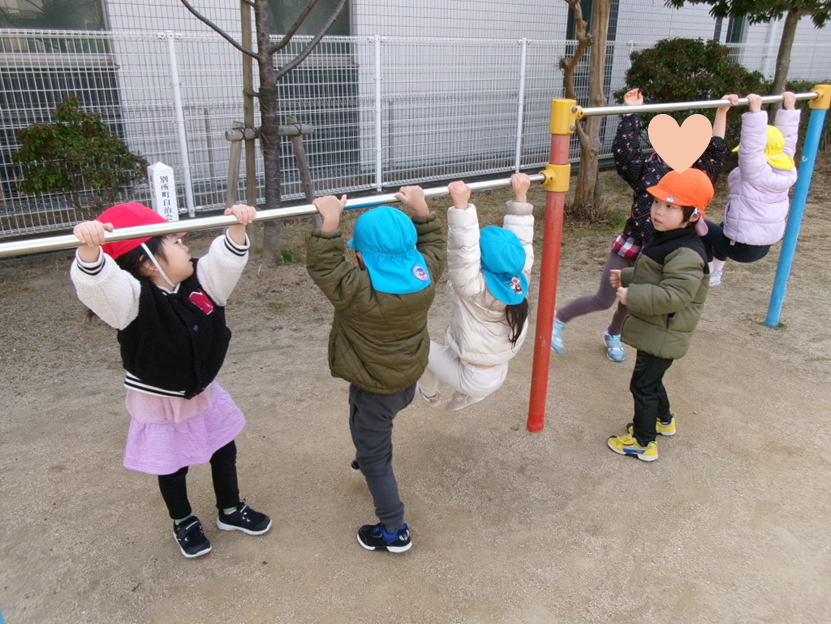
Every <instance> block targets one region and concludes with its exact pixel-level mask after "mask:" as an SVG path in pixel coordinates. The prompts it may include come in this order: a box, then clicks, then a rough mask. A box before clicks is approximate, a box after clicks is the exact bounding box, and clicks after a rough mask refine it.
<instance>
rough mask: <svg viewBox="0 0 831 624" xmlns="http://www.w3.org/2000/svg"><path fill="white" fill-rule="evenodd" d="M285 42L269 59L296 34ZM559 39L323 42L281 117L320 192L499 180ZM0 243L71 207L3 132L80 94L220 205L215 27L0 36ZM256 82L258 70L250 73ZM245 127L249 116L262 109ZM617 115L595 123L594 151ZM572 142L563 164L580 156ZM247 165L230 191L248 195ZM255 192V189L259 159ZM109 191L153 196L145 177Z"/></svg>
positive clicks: (627, 46) (758, 54)
mask: <svg viewBox="0 0 831 624" xmlns="http://www.w3.org/2000/svg"><path fill="white" fill-rule="evenodd" d="M309 39H310V38H309V37H296V38H295V40H294V41H292V43H291V44H290V45H289V46H288V47H287V48H286V49H285V50H283V51H282V53H281V55H280V57H279V58H278V59H277V61H276V64H277V65H278V66H279V65H282V64H283V63H285V62H286V61H287V60H288V59H290V58H292V57H294V56H295V55H296V54H297V53H298V52H299V51H300V50H301V49H302V48H303V47H304V46H305V44H306V43H307V42H308V41H309ZM651 43H652V42H651V41H650V42H648V43H645V44H640V43H636V42H633V41H630V42H626V43H624V42H620V41H619V42H617V43H614V42H611V43H610V44H609V47H608V51H607V57H606V64H607V81H606V84H605V91H606V95H607V97H608V98H610V99H611V95H610V94H611V93H612V92H614V91H615V90H617V89H620V88H621V87H622V86H623V82H624V81H623V77H624V73H625V71H626V69H627V68H628V66H629V55H630V54H631V52H632V51H634V50H637V49H642V48H644V47H647V46H648V45H650V44H651ZM573 45H574V43H573V42H568V41H565V40H557V41H540V40H524V39H519V40H517V39H510V40H506V39H497V40H494V39H488V40H484V39H447V38H407V37H327V38H325V39H324V40H323V41H322V42H321V44H320V45H319V46H318V47H317V48H316V49H315V51H314V52H313V53H312V54H311V55H310V56H309V57H308V59H307V60H306V61H305V62H304V63H303V64H302V65H301V66H300V67H299V68H298V69H296V70H295V71H294V72H292V73H291V74H289V75H288V76H287V77H286V78H285V79H284V80H283V81H282V83H281V85H280V87H279V89H280V98H281V119H282V120H283V121H282V123H284V122H285V119H286V117H288V116H290V115H291V116H294V117H296V118H297V120H298V121H300V122H302V123H303V124H310V125H312V126H313V127H314V129H315V130H314V133H313V134H311V135H306V136H305V137H304V139H303V144H304V147H305V150H306V153H307V156H308V160H309V165H310V168H311V175H312V179H313V181H314V186H315V190H316V192H317V193H318V194H322V193H339V192H357V191H367V192H371V191H374V190H377V191H381V190H382V189H390V188H397V187H398V186H400V185H402V184H408V183H429V182H431V181H438V180H447V179H450V178H470V177H474V176H493V175H499V174H507V173H510V172H512V171H514V170H515V169H516V168H517V166H519V168H521V169H531V168H534V167H538V166H542V165H544V163H545V162H547V159H548V149H549V144H550V135H549V133H548V123H549V111H550V101H551V100H552V99H553V98H557V97H562V96H563V93H564V91H563V87H562V71H561V70H560V69H559V67H558V61H559V59H560V58H561V57H562V56H563V55H564V54H566V53H570V52H571V50H572V49H573ZM803 47H804V48H805V49H804V50H803V49H801V47H800V44H799V43H797V44H795V47H794V54H793V59H794V60H793V62H792V63H793V64H792V71H791V75H792V77H800V78H802V77H804V78H805V79H811V78H815V79H817V78H821V77H822V76H824V75H826V74H827V73H828V70H827V67H828V66H829V63H828V61H829V59H831V45H825V46H823V45H811V46H803ZM734 53H735V54H736V55H737V56H738V59H737V60H740V62H742V63H743V64H744V65H745V66H746V67H748V68H749V69H760V70H762V69H764V68H765V65H766V64H769V57H770V54H773V55H774V56H775V50H771V49H769V46H767V47H766V46H764V45H744V46H736V49H735V51H734ZM0 55H2V63H0V75H1V76H2V84H0V102H2V119H0V128H2V133H3V139H4V140H3V144H2V146H0V158H1V160H0V165H2V167H1V168H0V174H1V177H0V189H2V198H0V199H2V205H0V237H9V236H13V235H20V234H26V233H35V232H42V231H47V230H61V229H66V228H67V227H68V226H69V225H71V224H73V223H75V222H77V221H78V220H79V219H80V218H81V217H82V215H80V214H77V213H76V212H75V211H74V210H72V209H70V208H67V205H66V202H65V199H64V197H63V195H58V194H56V195H42V196H30V195H23V194H21V192H20V189H19V184H20V181H21V179H22V178H21V175H22V174H21V170H20V168H19V167H18V166H17V165H16V164H15V163H14V162H13V160H12V155H13V154H14V153H15V152H17V150H18V146H17V143H16V138H15V133H16V131H17V130H19V129H22V128H25V127H27V126H29V125H31V124H33V123H37V122H41V121H48V120H50V118H51V111H52V110H53V109H54V106H55V104H56V103H57V102H59V101H60V100H61V99H62V98H64V97H66V96H70V95H74V96H76V97H78V98H79V99H80V100H81V102H82V105H83V108H84V110H87V111H92V112H95V113H98V114H100V115H101V116H102V118H103V120H104V121H105V122H106V123H107V124H108V125H109V127H110V128H111V130H112V131H113V132H115V133H117V134H118V135H119V136H120V137H122V138H123V139H124V140H125V142H126V143H127V145H128V146H129V148H130V149H131V150H132V151H134V152H138V153H141V154H142V155H143V156H144V157H145V158H146V159H147V160H148V162H149V163H151V164H152V163H155V162H157V161H161V162H163V163H165V164H167V165H170V166H171V167H173V169H174V173H175V178H176V182H177V194H178V204H179V207H180V210H181V211H182V212H184V211H185V210H186V209H187V202H186V194H185V191H184V188H185V187H184V181H185V159H184V158H183V153H182V150H181V149H180V139H179V137H180V133H181V134H183V135H184V140H185V144H186V146H187V150H186V153H187V157H188V160H189V174H190V179H191V189H192V196H193V203H194V207H195V208H196V210H197V211H207V210H215V209H218V208H220V207H221V206H222V205H223V204H224V200H225V191H226V187H227V185H228V183H229V181H228V160H229V151H230V144H229V142H228V141H226V140H225V136H224V134H225V131H226V130H229V129H231V127H232V123H233V122H235V121H242V120H243V98H242V69H241V68H242V59H241V54H240V53H239V52H238V51H236V50H235V49H233V48H232V47H231V46H230V45H229V44H228V43H227V42H226V41H225V40H224V39H222V38H221V37H219V36H218V35H215V34H212V33H206V34H202V33H176V34H174V33H152V32H141V33H132V32H78V31H71V32H70V31H20V30H0ZM174 62H175V65H176V67H177V68H178V75H179V83H180V90H181V102H180V103H179V104H178V106H180V110H181V116H182V118H183V120H184V124H183V125H182V126H180V125H179V124H178V123H177V101H176V99H175V98H174V89H173V84H172V82H173V79H172V68H173V64H174ZM254 77H255V85H254V88H255V89H256V88H257V86H258V85H257V72H256V68H255V71H254ZM575 89H576V92H577V98H578V101H580V102H581V104H585V103H586V96H587V94H588V68H587V65H586V62H585V61H584V62H583V63H582V64H581V66H579V67H578V68H577V71H576V72H575ZM255 125H259V111H257V113H256V119H255ZM616 125H617V118H614V117H610V118H608V119H607V120H606V122H605V126H604V128H603V134H602V137H601V138H602V141H603V145H604V149H603V152H604V154H607V153H608V150H609V147H610V144H611V141H612V139H613V137H614V132H615V128H616ZM577 150H578V148H577V141H576V139H575V140H574V141H573V142H572V153H571V156H572V158H573V159H576V158H577V156H578V151H577ZM282 155H283V158H282V165H283V187H282V192H283V198H284V200H285V201H287V202H289V203H290V202H292V201H295V200H299V199H301V198H302V197H303V195H302V191H301V188H300V183H299V173H298V171H297V167H296V163H295V159H294V154H293V151H292V147H291V142H290V141H289V140H288V139H284V141H283V145H282ZM244 169H245V160H244V158H243V159H242V168H241V173H240V176H239V180H232V181H231V182H230V184H231V185H232V186H233V187H235V188H236V189H237V190H238V194H239V198H240V199H242V198H244V197H245V186H244V185H245V170H244ZM256 174H257V185H258V188H257V191H258V197H260V198H262V197H263V188H262V184H263V171H262V157H261V155H260V154H259V153H258V154H257V172H256ZM122 199H134V200H137V201H143V202H147V203H149V202H150V197H149V189H148V187H147V185H146V184H139V185H138V186H137V187H135V188H134V189H128V190H126V191H125V193H124V194H123V196H122Z"/></svg>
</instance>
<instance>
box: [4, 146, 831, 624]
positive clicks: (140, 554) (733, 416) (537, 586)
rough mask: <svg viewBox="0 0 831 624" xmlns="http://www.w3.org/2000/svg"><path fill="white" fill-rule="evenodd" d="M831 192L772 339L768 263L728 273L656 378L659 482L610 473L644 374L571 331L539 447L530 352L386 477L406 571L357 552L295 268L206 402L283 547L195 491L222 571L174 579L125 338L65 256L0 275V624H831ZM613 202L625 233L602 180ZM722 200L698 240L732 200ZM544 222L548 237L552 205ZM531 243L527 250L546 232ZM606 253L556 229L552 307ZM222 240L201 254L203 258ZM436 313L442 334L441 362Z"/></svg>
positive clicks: (624, 201) (252, 307)
mask: <svg viewBox="0 0 831 624" xmlns="http://www.w3.org/2000/svg"><path fill="white" fill-rule="evenodd" d="M829 179H831V155H829V154H824V155H823V156H822V158H821V160H820V162H819V163H818V166H817V170H816V172H815V175H814V185H813V190H812V194H811V197H810V203H809V205H808V207H807V210H806V217H805V221H804V224H803V228H802V234H801V237H800V242H799V246H798V248H797V256H796V261H795V264H794V267H793V272H792V275H791V279H790V284H789V287H788V292H787V296H786V299H785V305H784V309H783V312H782V319H781V320H782V323H783V325H782V326H781V327H780V328H778V329H770V328H767V327H766V326H764V324H763V321H764V319H765V316H766V311H767V305H768V301H769V297H770V290H771V285H772V282H773V275H774V270H775V266H776V260H777V258H778V256H779V245H777V246H776V247H775V248H774V249H773V250H772V252H771V253H770V254H769V256H768V257H767V258H766V259H764V260H763V261H761V262H758V263H756V264H752V265H737V264H735V263H733V264H729V265H728V267H727V270H726V271H725V276H724V284H723V285H722V286H721V287H719V288H715V289H713V290H712V291H711V293H710V296H709V298H708V301H707V304H706V309H705V312H704V315H703V317H702V319H701V323H700V325H699V329H698V331H697V332H696V336H695V338H694V340H693V345H692V348H691V350H690V353H689V355H688V356H687V357H686V358H684V359H683V360H681V361H679V362H677V363H676V364H675V365H674V366H673V367H672V368H671V369H670V370H669V372H668V375H667V388H668V390H669V393H670V398H671V400H672V402H673V408H674V410H675V411H676V412H677V413H678V415H679V416H678V430H679V433H678V435H676V436H675V437H674V438H663V439H661V440H660V442H659V446H660V454H661V455H660V459H659V460H658V461H657V462H653V463H651V464H646V463H643V462H639V461H636V460H635V459H633V458H627V457H621V456H618V455H616V454H614V453H612V452H611V451H610V450H609V449H608V448H607V447H606V438H607V437H608V436H609V435H613V434H619V433H621V432H623V431H624V429H623V428H624V426H625V424H626V423H627V421H628V419H629V418H630V415H631V397H630V395H629V393H628V382H629V377H630V375H631V371H632V366H633V360H634V357H633V356H634V352H633V351H632V350H631V349H629V350H628V357H627V359H626V361H625V362H623V363H622V364H615V363H612V362H610V361H609V360H608V359H607V358H606V357H605V352H604V348H603V343H602V339H601V333H602V331H603V328H604V327H605V325H606V323H607V322H608V319H609V316H610V315H609V314H608V313H598V314H594V315H590V316H586V317H583V318H580V319H577V320H575V321H573V322H572V323H571V324H569V326H568V329H567V331H566V333H565V344H566V353H564V354H562V355H553V356H552V360H551V377H550V384H549V391H548V407H547V411H546V426H545V429H544V431H543V432H541V433H529V432H528V431H526V429H525V421H526V417H527V409H528V395H529V386H530V381H529V380H530V375H531V363H532V356H533V347H534V345H533V341H532V340H529V341H528V344H526V346H525V348H524V350H523V352H522V353H521V354H520V355H519V356H518V357H517V358H516V359H515V360H514V362H513V363H512V365H511V370H510V373H509V375H508V379H507V381H506V383H505V385H504V387H503V388H502V389H501V390H500V391H499V392H498V393H496V394H495V395H493V396H492V397H490V398H489V399H488V400H486V401H484V402H482V403H481V404H478V405H476V406H474V407H471V408H469V409H467V410H464V411H462V412H457V413H452V414H451V413H448V412H446V411H445V410H444V409H430V408H429V407H428V406H426V405H425V404H422V403H417V404H414V405H413V406H411V407H410V408H408V409H406V410H404V411H403V412H402V413H401V414H400V415H399V417H398V418H397V420H396V427H395V436H394V441H395V464H394V465H395V470H396V474H397V476H398V479H399V484H400V488H401V494H402V498H403V500H404V502H405V503H406V505H407V520H408V522H409V524H410V526H411V529H412V535H413V541H414V546H413V548H412V549H411V550H410V551H409V552H408V553H406V554H403V555H390V554H388V553H378V552H368V551H365V550H363V549H362V548H360V547H359V545H358V544H357V543H356V540H355V532H356V530H357V528H358V527H359V526H360V525H361V524H364V523H374V522H375V518H374V514H373V508H372V505H371V500H370V498H369V494H368V492H367V489H366V486H365V484H364V481H363V479H362V477H361V476H360V475H355V474H353V473H352V472H350V470H349V463H350V461H351V460H352V457H353V452H354V451H353V448H352V444H351V441H350V438H349V431H348V425H347V384H346V383H345V382H343V381H341V380H338V379H334V378H332V377H331V376H330V375H329V371H328V368H327V365H326V344H327V342H326V339H327V335H328V331H329V322H330V318H331V308H330V306H329V304H328V302H327V301H326V300H325V299H324V298H323V297H322V295H320V293H319V292H318V291H317V290H316V288H315V287H314V285H313V284H312V282H311V281H310V279H309V278H308V276H307V274H306V271H305V268H304V266H303V265H302V264H291V265H287V266H280V267H269V266H264V265H260V264H259V263H258V262H256V261H253V260H252V262H251V263H250V264H249V266H248V267H247V269H246V271H245V275H244V276H243V278H242V281H241V283H240V285H239V287H238V288H237V290H236V291H235V294H234V295H233V296H232V299H231V302H230V305H229V306H228V319H229V325H230V326H231V328H232V329H233V331H234V338H233V340H232V342H231V348H230V352H229V354H228V358H227V360H226V362H225V367H224V368H223V370H222V372H221V374H220V376H219V381H220V382H221V383H222V384H223V385H224V386H225V387H226V388H227V389H228V390H229V391H230V393H231V395H232V396H233V397H234V398H235V399H236V401H237V403H238V404H239V405H240V407H241V408H242V410H243V411H244V412H245V414H246V416H247V419H248V425H247V427H246V429H245V431H244V432H243V433H242V434H241V435H240V437H239V438H238V440H237V444H238V447H239V473H240V483H241V488H242V494H243V496H244V497H245V498H246V499H247V501H248V502H249V503H250V504H251V505H252V506H253V507H254V508H256V509H258V510H262V511H264V512H266V513H268V514H270V515H271V517H272V518H273V520H274V526H273V528H272V530H271V531H270V533H268V534H266V535H264V536H261V537H249V536H246V535H243V534H241V533H232V534H231V533H223V532H220V531H218V530H217V529H216V528H215V526H214V525H213V519H212V515H213V513H215V511H214V506H213V505H214V501H213V493H212V490H211V485H210V475H209V470H208V469H207V467H204V466H201V467H195V468H193V469H192V470H191V473H190V477H189V484H190V496H191V500H192V503H193V506H194V511H195V513H196V514H198V515H199V516H200V517H201V518H202V520H203V523H204V525H205V528H206V533H207V535H208V537H209V539H210V540H211V541H212V543H213V546H214V549H213V552H211V553H210V554H209V555H208V556H205V557H202V558H200V559H196V560H186V559H184V558H183V557H182V556H181V555H180V554H179V552H178V549H177V547H176V544H175V543H174V540H173V538H172V536H171V523H170V521H169V520H168V518H167V514H166V511H165V508H164V505H163V503H162V499H161V497H160V495H159V492H158V488H157V485H156V480H155V478H154V477H151V476H148V475H145V474H141V473H136V472H130V471H128V470H126V469H124V468H123V467H122V465H121V461H122V453H123V449H124V440H125V434H126V430H127V424H128V418H127V415H126V412H125V409H124V405H123V404H124V389H123V388H122V386H121V379H122V371H121V366H120V361H119V356H118V351H117V348H116V347H117V345H116V340H115V335H114V331H112V330H111V329H109V328H107V327H106V326H102V325H97V326H95V325H87V324H84V323H83V322H82V316H83V312H84V310H83V306H82V305H81V304H80V303H79V302H78V301H77V299H76V298H75V295H74V292H73V289H72V286H71V284H70V281H69V278H68V267H69V259H68V258H69V254H68V253H61V254H53V255H49V256H41V257H38V258H29V259H26V260H23V261H21V260H14V261H5V262H0V396H2V415H0V495H1V496H2V505H0V561H2V565H0V606H2V610H3V613H4V615H5V617H6V621H7V622H8V623H9V624H49V623H66V622H72V623H76V622H77V623H87V622H88V623H108V624H120V623H134V622H135V623H148V622H153V623H168V622H176V623H203V622H222V621H233V622H240V623H243V624H259V623H301V622H302V623H307V622H308V623H312V622H321V623H333V624H336V623H347V622H349V623H354V624H359V623H367V624H369V623H376V622H379V623H380V622H398V623H415V622H429V623H432V622H437V623H439V622H440V623H451V622H459V623H462V622H464V623H496V622H511V623H523V624H524V623H528V624H531V623H534V624H537V623H550V622H611V621H615V622H633V621H638V622H641V623H650V622H719V623H721V622H822V621H825V622H827V621H831V591H829V590H831V532H829V530H828V526H829V525H828V518H829V517H831V450H829V448H830V447H829V446H828V445H827V444H826V437H825V435H824V434H822V430H821V429H820V427H819V425H820V424H823V423H825V420H824V419H825V418H827V416H828V405H829V400H831V392H829V381H831V379H829V377H831V375H829V371H831V366H829V361H831V356H829V353H830V352H831V332H829V327H831V289H829V286H830V285H831V280H829V269H828V264H827V263H828V255H829V249H830V248H829V240H831V184H830V183H829ZM603 184H604V188H605V189H606V192H607V196H610V197H612V198H613V199H614V197H615V194H617V199H614V202H613V203H615V204H616V205H618V207H620V208H623V209H627V208H628V205H629V198H628V193H627V192H626V189H625V188H622V187H621V185H620V183H619V181H618V180H617V179H616V178H615V176H614V174H613V173H609V174H605V175H604V182H603ZM507 195H508V192H507V191H498V192H492V193H490V194H488V195H486V196H476V197H475V201H476V202H477V204H480V205H482V206H488V207H490V208H489V209H487V210H485V214H486V217H485V218H483V221H487V222H497V220H498V218H499V210H500V207H501V206H502V205H503V202H504V200H505V199H506V198H507ZM718 197H719V199H718V200H717V202H716V205H715V206H714V207H713V208H711V210H710V211H709V215H708V216H710V217H712V218H718V216H719V214H718V213H719V210H720V207H721V206H722V205H723V201H724V188H722V189H721V190H720V192H719V195H718ZM534 201H535V203H536V204H537V205H538V207H539V208H538V210H537V215H538V217H541V216H542V213H543V211H542V209H541V207H542V205H543V195H542V193H541V192H539V191H536V192H535V195H534ZM439 207H443V202H438V203H437V204H436V208H437V209H438V208H439ZM308 229H309V226H308V225H307V223H300V222H298V223H295V224H293V225H291V226H288V227H287V228H286V241H287V247H289V248H291V249H294V250H295V251H297V252H298V253H301V254H302V249H301V244H302V239H303V237H304V235H305V233H306V232H307V231H308ZM537 232H538V237H537V238H538V240H537V245H538V251H540V250H541V249H540V248H541V242H542V219H541V218H538V222H537ZM616 232H617V227H615V226H612V227H607V228H601V229H600V230H586V229H578V228H575V227H568V228H567V231H566V234H565V240H564V245H563V250H562V254H563V255H562V262H561V267H560V286H559V293H558V302H559V303H560V304H564V303H567V302H568V301H570V300H571V299H573V298H574V297H576V296H579V295H583V294H588V293H591V292H594V290H595V288H596V286H597V281H598V279H599V277H600V271H601V268H602V266H603V263H604V260H605V258H606V255H607V250H608V245H609V243H610V242H611V240H612V238H613V237H614V235H615V234H616ZM211 236H212V235H211ZM209 241H210V237H208V236H201V237H196V236H195V237H194V238H193V239H192V240H191V241H190V242H191V246H192V248H193V249H192V252H193V253H194V255H197V256H198V255H201V254H202V253H204V251H205V249H206V248H207V244H208V243H209ZM442 281H443V280H442ZM536 283H537V282H536V281H535V282H534V285H535V286H536ZM438 292H439V295H438V297H437V300H436V304H435V308H434V309H433V311H432V313H431V319H430V331H431V334H432V335H433V336H434V337H436V338H439V339H441V338H442V337H443V330H444V327H445V323H446V316H447V296H446V292H445V290H444V288H440V289H439V291H438ZM534 292H535V293H536V290H535V291H534ZM532 300H533V297H532ZM817 418H819V419H820V420H819V421H817ZM823 426H824V424H823Z"/></svg>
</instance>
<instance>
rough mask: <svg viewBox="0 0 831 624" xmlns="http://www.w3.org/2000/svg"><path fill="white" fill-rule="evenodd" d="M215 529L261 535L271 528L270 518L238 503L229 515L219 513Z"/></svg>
mask: <svg viewBox="0 0 831 624" xmlns="http://www.w3.org/2000/svg"><path fill="white" fill-rule="evenodd" d="M216 528H218V529H221V530H223V531H242V532H243V533H245V534H246V535H262V534H263V533H265V532H266V531H268V530H269V529H270V528H271V518H269V517H268V516H267V515H265V514H264V513H260V512H259V511H254V510H253V509H251V508H250V507H249V506H248V505H246V504H245V503H240V504H239V505H237V509H236V511H232V512H231V513H229V514H226V513H224V512H222V511H220V512H219V516H218V517H217V519H216Z"/></svg>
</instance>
